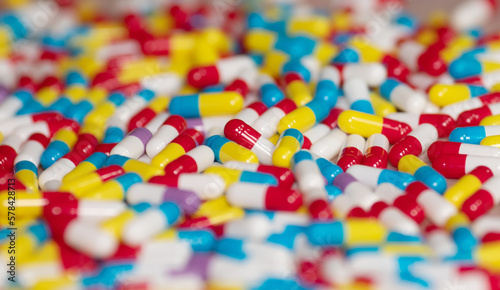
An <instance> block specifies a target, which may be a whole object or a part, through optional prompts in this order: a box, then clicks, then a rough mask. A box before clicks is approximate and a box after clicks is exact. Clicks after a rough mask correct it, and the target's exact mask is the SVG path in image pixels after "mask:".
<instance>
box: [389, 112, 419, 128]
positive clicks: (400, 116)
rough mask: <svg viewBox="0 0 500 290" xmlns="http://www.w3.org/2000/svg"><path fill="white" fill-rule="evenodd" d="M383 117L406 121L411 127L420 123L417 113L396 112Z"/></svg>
mask: <svg viewBox="0 0 500 290" xmlns="http://www.w3.org/2000/svg"><path fill="white" fill-rule="evenodd" d="M385 117H386V118H388V119H391V120H395V121H399V122H403V123H406V124H408V125H409V126H410V127H411V128H412V129H413V128H416V127H417V126H418V125H420V124H419V122H420V121H419V120H420V115H418V114H412V113H402V112H397V113H391V114H388V115H387V116H385Z"/></svg>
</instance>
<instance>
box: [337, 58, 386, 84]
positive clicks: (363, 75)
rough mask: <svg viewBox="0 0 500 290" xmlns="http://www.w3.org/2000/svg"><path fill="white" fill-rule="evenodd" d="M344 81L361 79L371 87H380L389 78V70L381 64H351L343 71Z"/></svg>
mask: <svg viewBox="0 0 500 290" xmlns="http://www.w3.org/2000/svg"><path fill="white" fill-rule="evenodd" d="M342 76H343V78H344V80H349V79H351V78H360V79H362V80H363V81H364V82H365V83H366V84H367V85H368V86H370V87H378V86H380V85H381V84H382V83H383V82H384V81H385V80H386V78H387V69H386V68H385V66H384V65H383V64H381V63H349V64H346V65H345V66H344V67H343V69H342Z"/></svg>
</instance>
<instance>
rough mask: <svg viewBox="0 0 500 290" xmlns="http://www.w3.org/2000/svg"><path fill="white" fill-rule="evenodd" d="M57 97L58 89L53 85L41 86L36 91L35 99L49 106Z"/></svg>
mask: <svg viewBox="0 0 500 290" xmlns="http://www.w3.org/2000/svg"><path fill="white" fill-rule="evenodd" d="M58 97H59V90H57V89H55V88H54V87H45V88H41V89H40V90H39V91H38V92H37V93H36V99H37V101H38V102H39V103H40V104H42V105H43V106H49V105H50V104H52V103H53V102H55V100H56V99H57V98H58Z"/></svg>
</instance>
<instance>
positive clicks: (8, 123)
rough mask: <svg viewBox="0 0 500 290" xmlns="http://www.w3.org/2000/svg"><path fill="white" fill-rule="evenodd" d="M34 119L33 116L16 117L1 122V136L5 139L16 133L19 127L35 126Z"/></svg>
mask: <svg viewBox="0 0 500 290" xmlns="http://www.w3.org/2000/svg"><path fill="white" fill-rule="evenodd" d="M34 123H35V122H33V117H32V116H31V115H23V116H16V117H12V118H8V119H5V120H2V121H1V122H0V134H2V135H3V136H4V137H5V136H7V135H9V134H11V133H12V132H15V130H16V129H17V128H19V127H25V126H29V125H32V124H34Z"/></svg>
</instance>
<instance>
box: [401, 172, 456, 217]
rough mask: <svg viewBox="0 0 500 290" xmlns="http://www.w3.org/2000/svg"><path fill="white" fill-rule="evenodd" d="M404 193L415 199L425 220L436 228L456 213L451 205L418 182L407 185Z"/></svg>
mask: <svg viewBox="0 0 500 290" xmlns="http://www.w3.org/2000/svg"><path fill="white" fill-rule="evenodd" d="M406 193H407V194H408V195H410V196H412V197H414V198H416V200H417V202H418V203H419V204H420V205H421V206H422V207H423V208H424V210H425V215H426V216H427V218H429V220H430V221H431V222H433V223H434V224H436V225H437V226H444V225H445V224H446V223H447V222H448V220H449V219H450V218H451V217H452V216H454V215H456V214H457V213H458V212H457V209H456V208H455V206H454V205H453V204H451V203H450V202H449V201H448V200H446V199H444V198H443V197H442V196H441V195H440V194H439V193H437V192H436V191H434V190H433V189H431V188H429V187H428V186H427V185H425V184H423V183H422V182H420V181H416V182H413V183H411V184H410V185H408V187H407V188H406Z"/></svg>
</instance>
